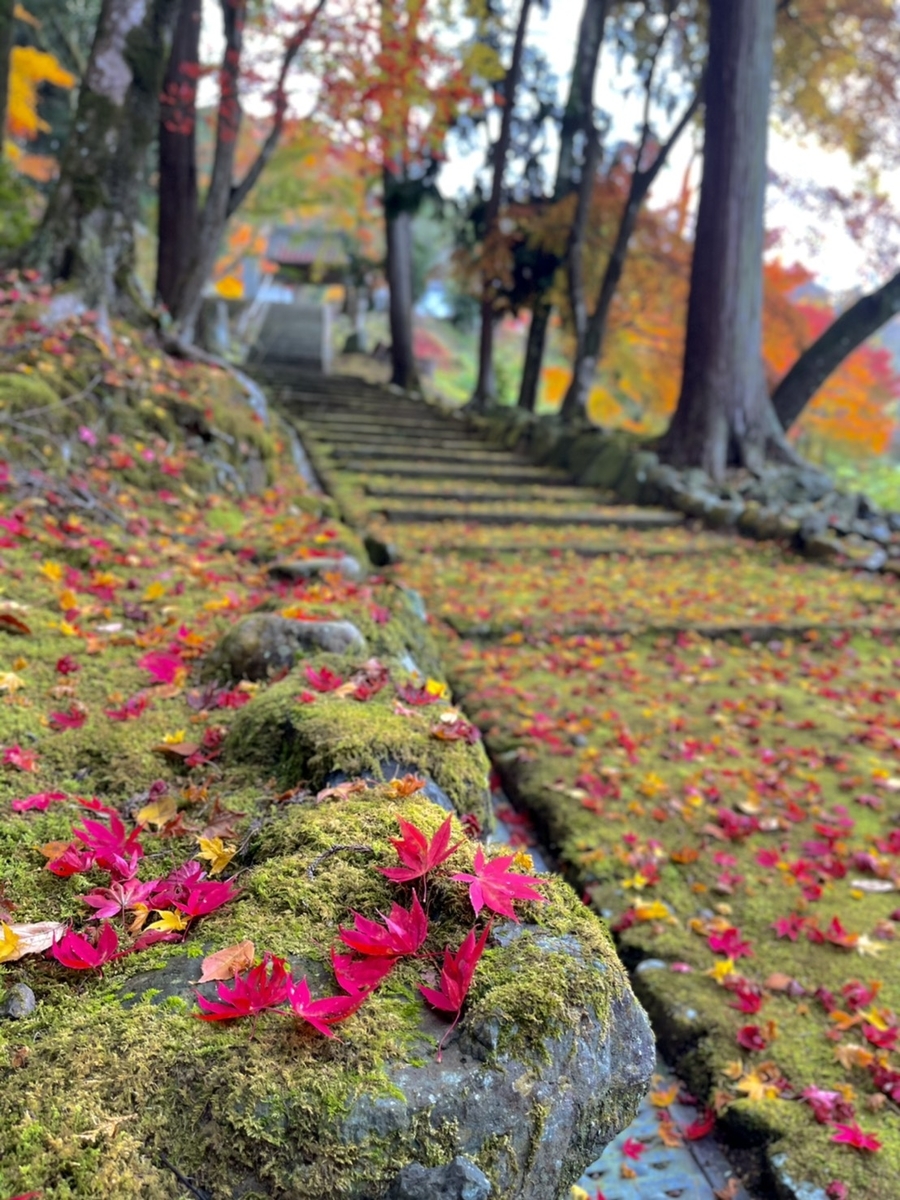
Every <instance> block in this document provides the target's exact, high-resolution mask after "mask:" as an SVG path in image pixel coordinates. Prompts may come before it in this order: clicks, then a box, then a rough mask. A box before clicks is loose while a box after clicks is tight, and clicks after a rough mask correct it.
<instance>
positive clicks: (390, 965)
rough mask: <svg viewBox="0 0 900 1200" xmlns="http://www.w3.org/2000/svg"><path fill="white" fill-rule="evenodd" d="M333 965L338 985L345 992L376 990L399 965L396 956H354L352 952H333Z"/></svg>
mask: <svg viewBox="0 0 900 1200" xmlns="http://www.w3.org/2000/svg"><path fill="white" fill-rule="evenodd" d="M331 965H332V967H333V968H334V977H335V979H336V980H337V981H338V985H339V986H340V987H341V988H343V990H344V991H345V992H349V993H351V994H353V993H356V992H366V993H368V992H374V990H375V989H376V988H377V987H378V985H379V984H380V983H381V982H382V981H383V980H385V979H387V977H388V975H390V973H391V971H393V969H394V967H395V966H396V965H397V959H396V958H389V957H388V956H386V955H384V956H382V957H379V958H372V957H366V958H354V957H353V955H352V954H338V953H337V952H336V951H334V950H332V952H331Z"/></svg>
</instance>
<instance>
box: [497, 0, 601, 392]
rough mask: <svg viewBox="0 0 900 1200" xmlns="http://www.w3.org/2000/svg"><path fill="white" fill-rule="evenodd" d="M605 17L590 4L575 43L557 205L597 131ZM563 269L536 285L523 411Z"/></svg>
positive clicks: (596, 2)
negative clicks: (583, 139)
mask: <svg viewBox="0 0 900 1200" xmlns="http://www.w3.org/2000/svg"><path fill="white" fill-rule="evenodd" d="M606 11H607V0H585V5H584V11H583V12H582V14H581V23H580V25H579V27H578V39H577V41H576V43H575V62H574V63H573V65H572V79H571V82H570V84H569V97H568V100H567V101H566V108H565V112H564V114H563V119H562V124H561V126H560V131H559V134H560V141H559V162H558V164H557V168H556V182H555V184H554V186H553V200H554V202H555V201H558V200H561V199H562V198H563V197H564V196H566V195H568V194H569V193H570V192H571V191H573V189H574V188H575V187H576V186H577V185H578V179H579V170H580V169H582V168H580V167H579V163H578V161H577V158H576V154H575V140H576V138H577V136H578V134H580V133H587V131H588V128H589V127H591V128H592V127H593V124H594V76H595V75H596V73H597V60H598V59H599V57H600V47H601V46H602V45H603V30H604V27H605V25H606ZM561 264H562V260H561V259H560V258H557V259H556V261H555V264H552V269H548V270H547V271H546V272H544V273H543V274H542V275H541V276H540V278H539V279H538V280H537V281H536V286H535V294H534V300H533V301H532V306H531V323H530V324H529V326H528V342H527V345H526V347H525V363H524V366H523V369H522V380H521V383H520V385H519V408H524V409H526V410H527V411H528V412H534V409H535V405H536V404H537V394H538V387H539V385H540V381H541V367H542V365H543V362H544V350H545V348H546V345H547V329H548V328H549V325H550V317H551V314H552V312H553V305H552V303H551V302H550V299H549V295H550V289H551V287H552V286H553V277H554V275H555V274H556V268H558V267H559V266H561Z"/></svg>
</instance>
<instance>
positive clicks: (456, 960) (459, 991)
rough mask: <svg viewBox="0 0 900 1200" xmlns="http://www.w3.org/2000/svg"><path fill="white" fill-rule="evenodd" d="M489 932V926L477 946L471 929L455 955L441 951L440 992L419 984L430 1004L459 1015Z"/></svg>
mask: <svg viewBox="0 0 900 1200" xmlns="http://www.w3.org/2000/svg"><path fill="white" fill-rule="evenodd" d="M490 932H491V927H490V925H488V926H487V927H486V929H485V931H484V933H482V935H481V937H480V938H479V939H478V941H477V942H476V941H475V930H474V929H470V930H469V932H468V933H467V934H466V937H465V940H464V941H463V944H462V945H461V946H460V948H459V949H458V950H457V951H456V953H455V954H454V953H453V952H452V951H451V950H445V951H444V966H443V969H442V970H441V987H440V991H436V990H435V989H434V988H429V987H425V985H424V984H419V991H420V992H421V993H422V995H423V996H424V997H425V999H426V1000H427V1001H428V1003H429V1004H431V1005H433V1006H434V1007H435V1008H440V1009H442V1010H443V1011H444V1012H449V1013H458V1012H459V1011H460V1009H461V1008H462V1006H463V1004H464V1003H465V999H466V996H467V995H468V994H469V988H470V987H471V986H472V976H473V975H474V974H475V968H476V967H477V966H478V960H479V959H480V958H481V955H482V953H483V952H484V947H485V945H486V944H487V939H488V934H489V933H490Z"/></svg>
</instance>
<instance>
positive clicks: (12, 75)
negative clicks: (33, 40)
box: [7, 46, 76, 142]
mask: <svg viewBox="0 0 900 1200" xmlns="http://www.w3.org/2000/svg"><path fill="white" fill-rule="evenodd" d="M42 83H51V84H53V86H54V87H59V88H71V87H74V86H75V83H76V80H75V76H74V75H73V74H71V72H69V71H67V70H66V69H65V68H64V67H63V66H62V65H61V64H60V63H59V62H58V61H57V59H55V58H54V57H53V55H52V54H47V53H45V52H44V51H43V50H37V49H35V47H34V46H14V47H13V51H12V55H11V56H10V72H9V108H8V111H7V131H8V133H9V134H10V136H12V137H14V138H20V139H21V140H23V141H26V142H31V141H34V139H35V138H36V137H37V135H38V134H39V133H49V131H50V126H49V125H48V124H47V122H46V121H44V120H43V119H42V118H41V117H40V115H39V114H38V88H39V87H40V86H41V84H42Z"/></svg>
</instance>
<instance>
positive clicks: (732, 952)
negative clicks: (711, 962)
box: [706, 925, 753, 959]
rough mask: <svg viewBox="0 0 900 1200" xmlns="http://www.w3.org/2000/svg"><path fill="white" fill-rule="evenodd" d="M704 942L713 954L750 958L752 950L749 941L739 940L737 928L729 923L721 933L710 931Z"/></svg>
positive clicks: (739, 934)
mask: <svg viewBox="0 0 900 1200" xmlns="http://www.w3.org/2000/svg"><path fill="white" fill-rule="evenodd" d="M706 944H707V945H708V946H709V948H710V950H712V952H713V953H714V954H724V955H725V956H726V957H727V958H731V959H738V958H752V957H753V951H752V950H751V948H750V943H749V942H744V941H742V940H741V933H740V930H739V929H735V927H734V926H733V925H729V926H728V928H727V929H723V930H722V932H721V933H711V934H710V935H709V937H708V938H707V942H706Z"/></svg>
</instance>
